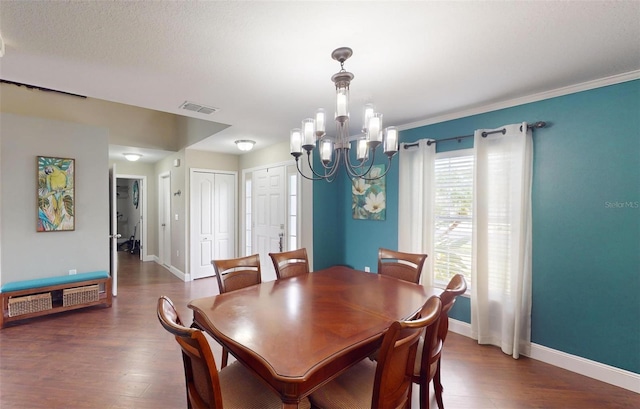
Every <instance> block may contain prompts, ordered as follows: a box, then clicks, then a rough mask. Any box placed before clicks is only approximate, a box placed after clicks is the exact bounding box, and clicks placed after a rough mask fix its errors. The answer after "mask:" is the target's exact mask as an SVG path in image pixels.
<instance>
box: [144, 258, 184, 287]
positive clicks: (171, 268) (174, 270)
mask: <svg viewBox="0 0 640 409" xmlns="http://www.w3.org/2000/svg"><path fill="white" fill-rule="evenodd" d="M152 257H153V261H155V262H156V263H158V264H160V259H158V257H156V256H152ZM162 267H164V268H166V269H167V270H169V271H171V274H173V275H174V276H176V277H178V278H179V279H181V280H182V281H191V274H185V273H183V272H182V271H180V270H178V269H177V268H175V267H174V266H165V265H162Z"/></svg>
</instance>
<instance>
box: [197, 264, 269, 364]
mask: <svg viewBox="0 0 640 409" xmlns="http://www.w3.org/2000/svg"><path fill="white" fill-rule="evenodd" d="M211 264H213V269H214V271H215V272H216V279H217V280H218V289H219V290H220V294H223V293H226V292H229V291H234V290H239V289H241V288H245V287H249V286H251V285H255V284H260V283H261V282H262V275H261V273H260V255H259V254H254V255H251V256H246V257H239V258H232V259H225V260H213V261H211ZM193 327H195V326H193ZM228 362H229V350H227V348H225V347H224V346H223V347H222V362H221V364H220V365H221V366H220V367H221V368H224V367H225V366H227V363H228Z"/></svg>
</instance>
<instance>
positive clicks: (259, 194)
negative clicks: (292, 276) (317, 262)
mask: <svg viewBox="0 0 640 409" xmlns="http://www.w3.org/2000/svg"><path fill="white" fill-rule="evenodd" d="M312 192H313V186H312V184H311V181H307V180H303V179H302V178H301V177H300V176H299V174H298V172H297V170H296V166H295V164H291V163H281V164H274V165H272V166H269V167H265V168H255V169H247V170H245V171H244V172H243V195H242V201H243V210H244V212H243V215H242V220H241V225H242V226H243V228H242V229H241V232H242V237H241V243H243V245H242V246H241V248H242V253H243V254H242V255H245V256H246V255H250V254H255V253H258V254H260V264H261V269H262V280H263V281H271V280H275V278H276V274H275V270H274V267H273V263H272V261H271V258H270V257H269V253H273V252H280V251H289V250H295V249H298V248H302V247H305V248H306V249H307V256H308V258H309V263H310V266H312V265H313V223H312V222H303V221H305V220H306V221H310V220H313V204H312V201H313V193H312Z"/></svg>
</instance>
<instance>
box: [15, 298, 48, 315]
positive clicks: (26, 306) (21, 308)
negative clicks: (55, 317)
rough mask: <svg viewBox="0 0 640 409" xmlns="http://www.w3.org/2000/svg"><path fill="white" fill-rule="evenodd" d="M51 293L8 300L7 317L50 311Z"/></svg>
mask: <svg viewBox="0 0 640 409" xmlns="http://www.w3.org/2000/svg"><path fill="white" fill-rule="evenodd" d="M51 308H52V306H51V293H42V294H34V295H26V296H24V297H11V298H9V316H10V317H16V316H18V315H24V314H30V313H32V312H38V311H44V310H50V309H51Z"/></svg>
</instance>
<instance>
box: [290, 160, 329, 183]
mask: <svg viewBox="0 0 640 409" xmlns="http://www.w3.org/2000/svg"><path fill="white" fill-rule="evenodd" d="M296 169H298V173H299V174H300V176H302V177H303V178H305V179H307V180H328V179H327V178H325V177H322V176H320V175H318V176H319V177H317V178H314V177H309V176H307V175H305V174H304V173H302V169H300V162H298V158H296ZM312 170H313V169H312ZM314 173H315V172H314Z"/></svg>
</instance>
